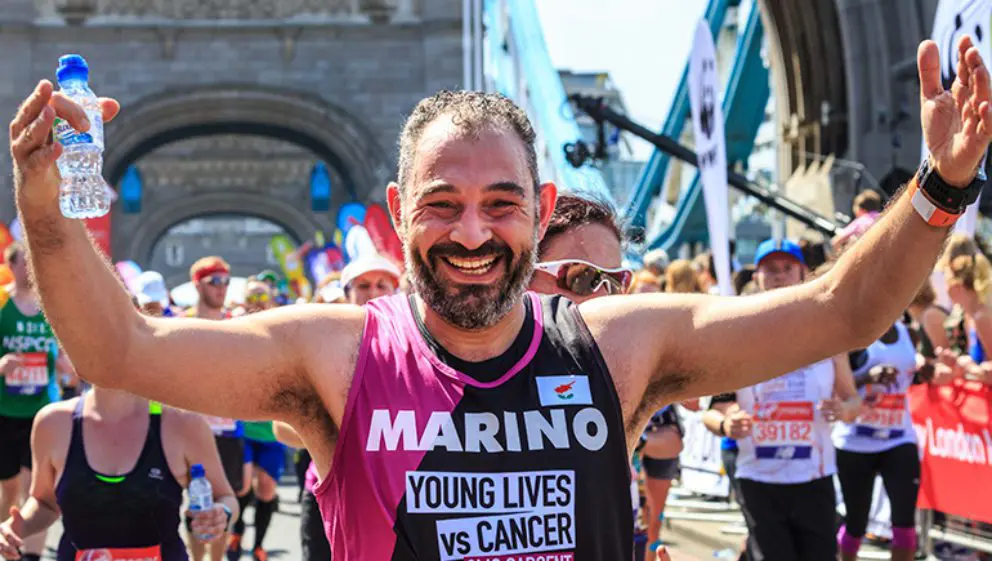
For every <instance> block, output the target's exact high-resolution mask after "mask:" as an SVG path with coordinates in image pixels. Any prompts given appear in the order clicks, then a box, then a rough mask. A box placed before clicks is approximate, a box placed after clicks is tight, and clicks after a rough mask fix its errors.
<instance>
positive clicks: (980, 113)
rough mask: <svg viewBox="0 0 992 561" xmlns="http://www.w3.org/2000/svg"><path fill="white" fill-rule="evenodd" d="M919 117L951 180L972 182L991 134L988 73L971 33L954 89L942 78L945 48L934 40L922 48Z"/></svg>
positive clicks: (961, 50)
mask: <svg viewBox="0 0 992 561" xmlns="http://www.w3.org/2000/svg"><path fill="white" fill-rule="evenodd" d="M917 63H918V66H919V72H920V120H921V121H922V125H923V138H924V139H926V143H927V147H928V148H929V150H930V155H931V157H932V158H933V166H934V168H935V169H936V170H937V173H938V174H940V177H941V178H943V180H944V181H946V182H947V183H949V184H950V185H954V186H956V187H967V186H968V184H969V183H971V181H972V180H973V179H974V178H975V174H976V173H977V171H978V165H979V164H980V163H981V160H982V157H983V156H984V155H985V151H986V150H987V148H988V145H989V140H990V139H992V115H990V113H989V100H990V99H992V93H990V88H989V72H988V70H987V69H986V68H985V66H984V64H983V63H982V57H981V55H979V54H978V49H977V48H976V47H975V46H974V45H972V42H971V38H970V37H962V38H961V40H960V41H959V42H958V68H957V77H956V78H955V79H954V84H953V85H952V86H951V91H945V90H944V88H943V86H942V85H941V83H940V53H939V52H938V50H937V44H936V43H934V42H933V41H924V42H923V43H921V44H920V48H919V50H918V52H917Z"/></svg>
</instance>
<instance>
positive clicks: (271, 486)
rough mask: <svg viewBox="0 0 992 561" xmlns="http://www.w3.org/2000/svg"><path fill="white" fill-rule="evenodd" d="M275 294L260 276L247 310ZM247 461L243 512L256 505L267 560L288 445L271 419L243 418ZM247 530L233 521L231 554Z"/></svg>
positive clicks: (255, 554)
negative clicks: (268, 536) (266, 545)
mask: <svg viewBox="0 0 992 561" xmlns="http://www.w3.org/2000/svg"><path fill="white" fill-rule="evenodd" d="M275 305H276V302H275V295H274V294H273V292H272V289H271V288H269V286H268V285H267V284H266V283H265V282H262V281H260V280H258V279H251V280H249V281H248V282H247V283H246V284H245V302H244V307H245V313H249V314H252V313H256V312H261V311H263V310H268V309H270V308H273V307H275ZM243 424H244V437H245V464H246V466H247V467H246V470H245V473H246V474H251V475H250V476H249V481H250V483H249V484H248V485H246V486H245V487H246V489H245V490H244V493H243V494H242V495H241V496H239V497H238V504H239V505H240V506H241V510H242V512H244V509H245V508H247V507H248V506H249V505H250V504H252V503H253V502H254V505H255V543H254V545H253V546H252V549H251V553H252V559H253V560H254V561H268V553H267V552H266V551H265V548H264V547H263V544H262V542H263V541H264V540H265V534H266V532H267V531H268V529H269V522H270V521H271V520H272V514H273V513H274V512H275V511H276V510H277V509H278V501H277V495H276V490H277V486H278V484H279V478H280V477H281V476H282V470H283V467H284V466H285V465H286V447H285V446H283V444H282V443H281V442H279V441H278V440H276V437H275V435H274V434H273V433H272V421H244V423H243ZM244 532H245V523H244V518H243V517H241V518H238V521H237V522H236V523H235V524H234V533H233V536H232V539H231V543H230V545H229V547H228V555H229V558H232V559H233V558H236V557H240V552H241V538H242V536H243V535H244Z"/></svg>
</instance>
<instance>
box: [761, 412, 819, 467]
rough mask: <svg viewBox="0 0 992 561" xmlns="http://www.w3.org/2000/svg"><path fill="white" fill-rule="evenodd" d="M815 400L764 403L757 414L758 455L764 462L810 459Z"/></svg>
mask: <svg viewBox="0 0 992 561" xmlns="http://www.w3.org/2000/svg"><path fill="white" fill-rule="evenodd" d="M813 415H814V408H813V402H811V401H778V402H771V403H761V404H758V405H757V406H756V407H755V411H754V420H755V425H754V432H753V433H752V437H751V438H752V439H753V440H754V445H755V452H756V455H757V456H758V458H760V459H780V460H792V459H797V460H798V459H806V458H809V455H810V452H811V450H812V444H813Z"/></svg>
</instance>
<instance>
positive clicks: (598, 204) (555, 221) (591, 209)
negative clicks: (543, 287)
mask: <svg viewBox="0 0 992 561" xmlns="http://www.w3.org/2000/svg"><path fill="white" fill-rule="evenodd" d="M583 224H602V225H603V226H606V227H607V228H609V230H610V232H612V233H613V234H614V235H615V236H616V237H617V239H618V240H620V242H621V243H623V232H622V231H621V230H620V225H619V224H618V223H617V213H616V210H615V209H614V208H613V206H612V205H610V204H609V203H607V202H604V201H594V200H591V199H587V198H582V197H577V196H575V195H559V196H558V202H557V203H555V212H554V214H552V215H551V221H550V222H549V223H548V230H547V231H546V232H545V233H544V238H543V239H542V240H541V243H540V244H539V245H538V248H537V256H538V258H540V257H541V256H542V255H544V253H545V252H546V251H547V249H548V244H549V243H550V242H551V240H552V239H554V237H555V236H559V235H561V234H565V233H567V232H569V231H570V230H572V229H574V228H577V227H579V226H582V225H583Z"/></svg>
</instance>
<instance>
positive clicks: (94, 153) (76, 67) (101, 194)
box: [55, 55, 111, 218]
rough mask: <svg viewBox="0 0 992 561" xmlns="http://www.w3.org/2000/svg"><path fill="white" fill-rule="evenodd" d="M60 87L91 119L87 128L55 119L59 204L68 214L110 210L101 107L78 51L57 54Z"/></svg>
mask: <svg viewBox="0 0 992 561" xmlns="http://www.w3.org/2000/svg"><path fill="white" fill-rule="evenodd" d="M56 77H57V78H58V82H59V89H60V90H61V91H62V93H64V94H65V95H66V96H68V97H69V98H71V99H72V100H73V101H75V102H76V103H78V104H79V105H80V106H81V107H82V108H83V110H84V111H86V117H87V118H88V119H89V121H90V128H89V130H88V131H86V132H79V131H77V130H75V129H73V128H72V127H71V126H70V125H69V123H68V122H66V121H64V120H62V119H56V121H55V139H56V140H57V141H58V142H59V143H61V144H62V146H63V150H62V155H61V156H59V160H58V166H59V173H61V174H62V185H61V188H60V189H59V208H60V209H61V210H62V215H63V216H65V217H67V218H96V217H98V216H103V215H104V214H107V213H108V212H110V198H111V195H110V189H109V188H108V186H107V184H106V182H105V181H104V180H103V173H102V168H103V147H104V145H103V111H102V109H101V108H100V103H99V101H98V100H97V97H96V94H94V93H93V90H91V89H90V86H89V77H90V69H89V66H88V65H87V64H86V59H84V58H83V57H81V56H79V55H65V56H63V57H61V58H59V68H58V70H57V71H56Z"/></svg>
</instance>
